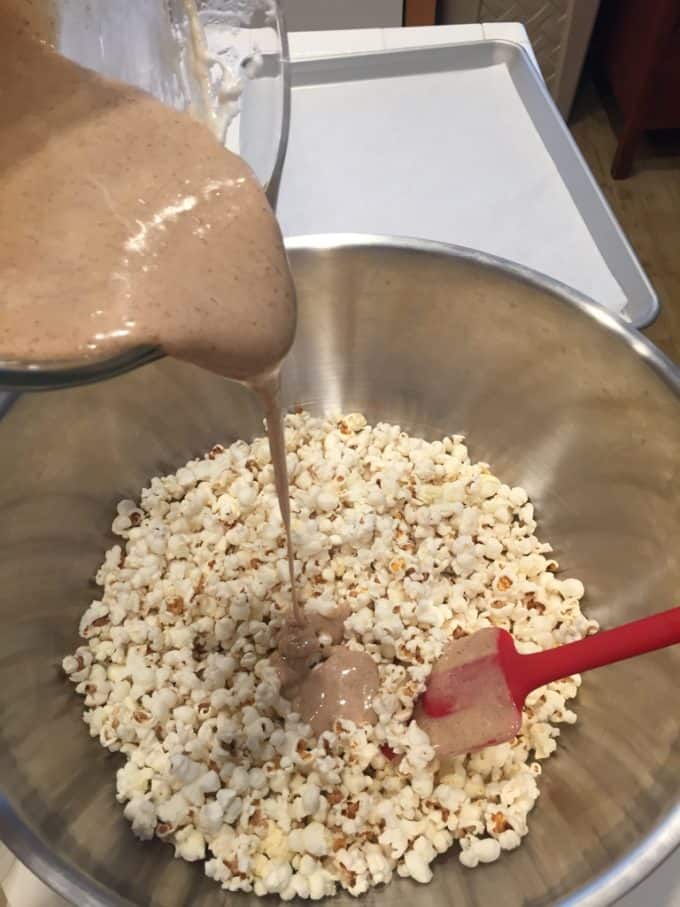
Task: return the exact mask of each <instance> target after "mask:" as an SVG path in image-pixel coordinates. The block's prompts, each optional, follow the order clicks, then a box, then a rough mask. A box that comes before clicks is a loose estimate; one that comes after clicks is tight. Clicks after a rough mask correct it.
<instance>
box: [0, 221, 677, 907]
mask: <svg viewBox="0 0 680 907" xmlns="http://www.w3.org/2000/svg"><path fill="white" fill-rule="evenodd" d="M285 245H286V249H287V250H288V251H289V252H305V251H310V252H314V251H321V252H323V251H336V250H342V249H352V248H359V249H369V248H370V249H381V248H382V249H385V250H387V249H396V250H399V249H402V250H404V251H408V252H411V251H416V252H427V253H431V254H433V255H435V256H443V257H446V258H454V259H457V260H464V261H470V262H473V263H475V264H477V265H481V266H482V267H485V268H488V269H490V270H492V271H496V272H503V273H506V274H510V275H511V276H512V277H514V278H515V279H518V280H520V281H521V282H523V283H526V284H529V285H530V286H534V287H537V288H539V289H543V290H546V291H547V292H548V293H550V295H552V296H553V297H554V298H555V299H556V300H558V301H561V302H564V303H566V304H567V305H571V306H573V307H574V308H576V309H578V310H579V311H581V312H583V313H584V314H585V315H586V316H588V317H590V318H593V319H594V320H595V321H596V322H598V324H599V325H600V326H601V327H602V328H604V329H605V330H606V331H608V332H609V333H611V334H613V335H614V336H616V337H617V338H618V339H619V340H620V341H621V342H623V343H625V344H626V345H627V346H628V347H629V348H630V349H631V352H632V353H633V354H635V355H637V356H639V357H641V358H642V360H643V361H644V362H646V363H647V364H648V365H649V366H650V367H651V368H652V369H653V370H654V371H655V372H656V374H657V375H658V376H659V377H660V378H661V379H662V381H663V382H664V383H665V384H666V385H667V386H668V387H669V388H670V390H671V391H672V392H674V394H675V396H676V397H677V399H678V404H679V405H680V367H678V366H677V365H676V364H675V363H674V362H673V361H672V360H671V359H670V358H669V357H668V356H666V355H665V354H664V353H663V352H662V351H661V350H660V349H659V348H658V347H656V346H655V345H654V344H653V343H652V342H651V341H650V340H648V339H647V338H646V337H645V336H644V335H643V334H641V333H640V331H638V330H637V329H636V328H634V327H633V326H632V325H631V324H628V323H626V322H625V321H624V320H623V319H622V318H621V317H620V316H618V315H615V314H613V313H612V312H609V311H607V310H606V309H604V308H603V307H602V306H601V305H598V304H597V303H595V302H593V301H592V300H591V299H589V298H588V297H587V296H585V295H584V294H582V293H580V292H579V291H578V290H575V289H574V288H573V287H569V286H567V285H566V284H563V283H561V282H560V281H558V280H555V279H554V278H552V277H548V276H547V275H545V274H541V273H539V272H537V271H534V270H532V269H531V268H527V267H525V266H523V265H519V264H516V263H515V262H511V261H508V260H507V259H503V258H500V257H498V256H496V255H491V254H489V253H487V252H481V251H478V250H476V249H470V248H467V247H464V246H455V245H451V244H447V243H440V242H436V241H433V240H424V239H416V238H412V237H403V236H381V235H378V234H361V233H317V234H309V235H303V236H292V237H288V238H286V240H285ZM150 358H157V357H156V356H153V357H150ZM150 358H149V359H145V360H144V361H145V362H147V361H150ZM131 367H134V366H131ZM124 370H127V369H124ZM91 380H96V378H94V377H93V378H92V379H91ZM7 411H8V409H5V413H6V412H7ZM1 418H3V413H2V410H0V419H1ZM0 840H2V841H3V843H5V844H6V845H7V847H8V848H9V849H10V850H11V851H12V853H13V854H14V855H15V856H16V858H17V859H18V860H20V861H21V862H22V863H24V865H25V866H27V867H28V869H30V870H31V871H32V872H33V873H35V875H37V876H38V878H40V879H41V880H42V881H43V882H44V883H45V884H46V885H48V886H49V887H50V888H52V889H53V890H54V891H56V892H57V893H58V894H59V895H61V896H62V897H64V898H66V899H67V900H69V901H71V902H73V903H76V904H78V905H83V907H135V905H134V904H133V903H132V902H131V901H129V900H127V899H125V898H121V897H120V896H119V895H117V894H116V893H115V892H112V891H111V890H110V889H108V888H105V887H104V886H103V885H101V884H100V883H99V882H97V881H96V880H95V879H93V878H92V877H91V876H89V875H87V874H86V873H84V872H82V871H81V870H79V869H78V868H77V867H76V866H75V865H74V864H72V863H70V862H69V861H67V860H65V859H64V858H62V857H60V856H57V855H56V854H55V853H53V852H52V851H51V850H50V848H49V847H48V846H47V845H46V844H44V843H43V842H42V840H41V839H40V838H39V837H38V835H37V834H36V833H35V832H34V831H33V830H32V829H31V828H30V827H29V826H28V824H27V823H25V822H24V821H23V820H22V818H21V816H20V814H19V812H18V811H17V810H16V809H15V808H14V807H13V806H12V805H11V804H10V802H9V800H8V798H7V796H6V795H5V794H3V793H2V791H0ZM678 845H680V802H678V803H676V804H675V805H674V806H673V807H672V808H671V809H670V811H669V813H668V815H667V816H665V817H664V818H663V819H662V820H661V821H659V822H658V823H657V825H656V827H655V828H654V829H653V831H652V832H651V833H650V834H648V835H647V837H646V838H645V839H644V840H643V841H642V842H641V843H640V844H638V845H636V846H635V847H632V848H630V849H629V850H628V851H626V852H625V853H624V854H623V855H622V856H621V857H619V858H618V859H617V860H616V861H615V862H614V863H613V864H612V865H611V866H610V867H609V868H608V869H605V870H604V871H602V872H601V873H599V875H597V876H596V877H595V878H594V879H593V880H592V881H590V882H588V883H586V884H585V885H582V886H581V887H580V888H578V889H576V890H575V891H573V892H571V893H570V894H568V895H566V896H564V897H563V898H561V899H560V900H559V901H557V902H556V907H608V905H610V904H612V903H613V902H614V901H616V900H618V899H619V898H620V897H622V896H623V895H624V894H626V893H627V892H629V891H630V890H631V889H633V888H634V887H635V886H637V885H638V884H639V883H640V882H642V881H643V880H644V879H645V878H647V876H649V875H650V874H651V873H652V872H653V871H654V870H655V869H656V868H657V867H658V866H660V865H661V863H663V862H664V861H665V860H666V859H667V858H668V857H669V856H670V855H671V853H672V852H673V851H674V850H675V849H676V848H677V847H678Z"/></svg>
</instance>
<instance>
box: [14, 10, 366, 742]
mask: <svg viewBox="0 0 680 907" xmlns="http://www.w3.org/2000/svg"><path fill="white" fill-rule="evenodd" d="M53 33H54V22H53V21H52V19H51V16H50V6H49V4H48V3H45V2H43V0H0V85H2V89H3V102H2V105H0V128H1V129H2V135H3V140H2V143H1V144H0V173H1V174H2V176H1V177H0V178H1V180H2V195H3V204H2V206H0V242H1V244H2V248H3V268H2V275H1V277H0V300H1V303H0V305H1V306H2V308H1V309H0V359H7V360H13V361H19V362H23V363H26V364H35V363H43V364H47V363H57V362H69V361H71V362H74V361H80V362H82V361H90V360H97V359H102V358H108V357H111V356H115V355H117V354H120V353H122V352H123V351H125V350H129V349H131V348H135V347H142V346H158V347H160V348H162V349H163V350H164V351H165V352H166V353H167V354H169V355H171V356H175V357H176V358H178V359H182V360H184V361H187V362H190V363H193V364H195V365H198V366H200V367H201V368H205V369H208V370H210V371H212V372H216V373H217V374H220V375H223V376H225V377H227V378H232V379H235V380H238V381H242V382H245V383H247V384H248V385H250V386H251V387H252V388H253V390H255V392H256V393H257V394H258V396H259V397H260V400H261V401H262V404H263V408H264V412H265V416H266V419H267V432H268V436H269V443H270V448H271V456H272V463H273V466H274V474H275V483H276V491H277V494H278V499H279V504H280V507H281V515H282V519H283V524H284V527H285V531H286V542H287V546H288V559H289V566H290V581H291V599H292V607H291V611H290V614H289V616H288V618H287V620H286V621H285V623H284V626H283V628H282V629H281V631H280V634H279V641H278V642H279V646H278V653H277V654H276V656H275V660H276V662H277V664H278V667H279V672H280V675H281V681H282V687H283V691H284V694H285V695H287V696H288V697H289V698H290V699H291V701H292V703H293V706H294V708H295V709H296V710H297V711H298V712H299V713H300V714H301V716H302V717H303V719H304V720H307V721H309V723H310V724H311V725H312V727H313V729H314V730H315V731H316V732H317V733H319V732H321V731H322V730H324V729H326V728H329V727H331V726H332V724H333V721H334V720H335V719H336V718H345V719H351V720H353V721H356V722H364V721H372V720H375V716H374V714H373V712H372V710H371V708H370V701H371V697H372V696H373V695H374V693H375V692H376V691H377V688H378V672H377V668H376V665H375V663H374V662H373V660H372V659H371V658H370V656H369V655H367V654H366V653H361V652H354V651H352V650H350V649H349V648H346V647H345V646H342V645H340V643H341V642H342V639H343V623H344V619H345V617H346V616H347V612H345V611H344V610H342V608H339V609H338V611H337V614H336V615H335V618H331V619H330V620H326V624H325V626H323V627H321V626H319V624H318V622H315V621H314V620H312V619H311V618H309V617H308V616H307V615H305V612H304V610H303V609H302V607H301V606H300V605H299V603H298V602H297V597H296V593H295V576H294V560H293V548H292V540H291V524H290V499H289V490H288V476H287V469H286V450H285V437H284V432H283V421H282V414H281V406H280V403H279V369H280V365H281V363H282V361H283V359H284V357H285V355H286V354H287V352H288V351H289V349H290V347H291V345H292V342H293V338H294V335H295V324H296V305H295V290H294V286H293V280H292V277H291V274H290V271H289V269H288V264H287V261H286V255H285V250H284V247H283V241H282V238H281V233H280V230H279V226H278V224H277V222H276V219H275V217H274V215H273V213H272V211H271V209H270V207H269V205H268V203H267V199H266V197H265V195H264V193H263V191H262V189H261V187H260V186H259V184H258V183H257V181H256V179H255V178H254V176H253V175H252V173H251V171H250V170H249V168H248V166H247V165H246V164H245V163H244V161H243V160H242V159H241V158H240V157H238V156H236V155H234V154H232V153H231V152H229V151H227V150H226V149H225V148H223V147H222V146H221V145H220V144H219V143H218V142H217V140H216V139H215V138H214V136H213V134H212V133H211V131H210V130H209V129H208V128H207V127H206V126H205V125H203V124H201V123H199V122H197V121H195V120H193V119H191V118H190V117H189V116H188V115H186V114H184V113H180V112H177V111H175V110H172V109H170V108H167V107H165V106H163V105H162V104H161V103H159V102H158V101H156V100H155V99H153V98H152V97H151V96H149V95H147V94H145V93H144V92H141V91H139V90H137V89H135V88H132V87H130V86H128V85H124V84H122V83H117V82H113V81H110V80H108V79H104V78H102V77H101V76H99V75H97V74H96V73H94V72H92V71H90V70H87V69H84V68H82V67H80V66H78V65H76V64H74V63H72V62H70V61H69V60H66V59H65V58H64V57H62V56H61V55H60V54H58V53H56V52H55V51H54V49H53V47H52V44H51V40H52V35H53ZM329 642H330V644H329Z"/></svg>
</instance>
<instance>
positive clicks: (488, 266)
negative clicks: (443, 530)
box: [0, 237, 680, 907]
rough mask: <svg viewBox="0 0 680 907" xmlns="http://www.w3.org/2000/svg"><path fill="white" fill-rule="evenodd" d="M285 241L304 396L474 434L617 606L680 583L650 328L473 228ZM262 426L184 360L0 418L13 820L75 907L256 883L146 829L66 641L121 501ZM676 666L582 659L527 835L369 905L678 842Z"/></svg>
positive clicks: (460, 902)
mask: <svg viewBox="0 0 680 907" xmlns="http://www.w3.org/2000/svg"><path fill="white" fill-rule="evenodd" d="M291 258H292V262H293V269H294V272H295V277H296V280H297V285H298V290H299V296H300V327H299V332H298V336H297V340H296V342H295V347H294V350H293V353H292V355H291V357H290V361H289V362H288V363H287V365H286V369H285V399H286V401H287V402H288V403H289V404H293V403H299V404H303V405H304V406H306V407H308V408H310V409H311V410H313V411H315V412H319V411H323V410H328V409H330V408H333V407H341V408H343V409H346V410H351V409H361V410H363V411H364V412H365V413H366V414H367V416H368V418H369V419H372V420H377V419H389V420H393V421H396V422H399V423H401V425H403V426H404V428H406V429H408V430H409V431H411V432H414V433H416V434H423V435H425V436H434V435H437V434H438V433H440V432H465V433H466V434H467V435H468V437H469V445H470V450H471V453H472V456H473V457H475V458H477V459H482V460H486V461H488V462H489V463H491V464H492V465H493V468H494V470H495V471H496V472H497V473H498V474H499V475H500V476H502V477H503V478H504V479H505V480H506V481H508V482H510V483H519V484H521V485H524V486H525V487H526V488H527V489H528V490H529V492H530V493H531V496H532V498H533V499H534V501H535V503H536V508H537V512H538V518H539V521H540V533H541V535H542V536H543V537H544V538H547V539H549V540H550V541H551V542H552V543H553V544H554V546H555V550H556V556H557V558H558V560H559V561H560V564H561V566H562V568H563V569H564V571H565V572H566V573H567V574H573V575H576V576H579V577H582V578H583V580H584V581H585V582H586V585H587V598H586V601H585V607H586V608H587V610H588V612H589V613H590V614H592V615H594V616H595V617H596V618H598V619H599V620H600V621H601V622H602V623H603V624H604V625H605V626H607V625H612V624H615V623H618V622H622V621H625V620H630V619H632V618H635V617H639V616H641V615H643V614H646V613H649V612H650V611H654V610H661V609H662V608H667V607H669V606H671V605H673V604H678V603H679V602H678V598H677V595H678V589H679V588H680V496H679V492H678V469H679V464H680V377H679V375H678V371H677V370H676V369H675V367H674V366H673V365H672V364H671V363H670V362H669V361H668V360H666V359H665V358H664V357H663V356H662V355H661V354H660V353H659V352H658V351H657V350H656V349H655V348H654V347H653V346H651V345H650V344H649V343H648V342H647V341H646V340H645V339H643V338H642V337H641V336H640V335H639V334H637V333H636V332H635V331H632V330H629V329H628V328H627V327H625V326H624V325H623V324H622V323H621V322H619V321H618V320H615V319H614V318H613V317H610V316H609V315H607V314H606V313H604V312H603V311H602V310H601V309H599V308H597V307H595V306H594V305H592V304H590V303H588V302H586V301H585V300H583V299H581V298H580V297H579V296H577V294H576V293H573V292H571V291H570V290H568V289H566V288H565V287H561V286H558V285H556V284H554V283H552V282H551V281H549V280H547V279H545V278H540V277H537V276H535V275H531V274H528V273H527V272H525V271H523V270H520V269H518V268H516V267H513V266H510V265H508V264H507V263H499V262H497V261H494V260H492V259H490V258H488V257H487V256H482V255H479V254H476V253H471V252H467V251H465V250H460V249H452V248H449V247H440V246H436V245H433V244H429V243H418V242H404V241H392V240H380V239H370V238H364V239H361V238H355V239H351V238H344V239H343V238H335V239H334V238H332V237H331V238H328V237H327V238H323V237H317V238H309V239H307V240H303V241H301V242H293V243H292V244H291ZM260 431H261V422H260V415H259V412H258V410H257V407H256V405H255V403H254V401H253V399H252V398H251V396H250V395H249V394H248V393H247V392H246V391H245V390H243V389H242V388H240V387H238V386H235V385H233V384H230V383H229V382H227V381H223V380H220V379H219V378H216V377H214V376H211V375H208V374H203V373H201V372H199V371H197V370H195V369H192V368H189V367H187V366H184V365H181V364H178V363H176V362H172V361H169V360H164V361H161V362H156V363H154V364H152V365H149V366H147V367H145V368H142V369H139V370H137V371H135V372H132V373H130V374H127V375H124V376H122V377H119V378H116V379H114V380H112V381H110V382H107V383H102V384H95V385H92V386H89V387H81V388H78V389H76V390H69V391H55V392H54V393H51V394H45V395H35V396H24V397H22V398H21V399H19V401H18V402H16V403H15V405H14V406H13V407H12V408H11V409H10V410H9V412H8V413H7V414H6V415H5V417H4V419H3V421H2V422H1V423H0V506H1V507H2V528H1V530H0V536H1V540H2V541H1V546H0V590H1V591H0V599H1V601H0V620H1V623H0V627H1V633H0V779H1V784H2V792H3V793H2V797H1V798H0V835H1V836H2V837H3V838H4V839H5V840H6V842H7V843H8V844H9V846H10V847H11V848H12V849H13V850H14V851H15V852H16V854H17V855H18V856H19V857H20V858H21V859H22V860H24V861H25V862H26V863H28V864H29V866H30V867H31V868H32V869H33V870H34V871H35V872H37V873H38V875H40V876H41V877H42V878H43V879H45V880H46V881H47V882H49V884H51V885H52V886H53V887H54V888H55V889H57V890H58V891H59V892H60V893H61V894H63V895H65V896H66V897H67V898H70V899H71V900H72V901H73V902H74V903H76V904H78V905H82V907H85V905H121V904H128V905H129V904H133V905H148V904H153V905H155V907H177V905H188V904H191V905H192V907H212V905H220V904H224V903H225V897H226V902H227V903H229V904H232V903H233V904H246V903H253V902H252V901H250V900H249V899H248V898H247V897H246V896H233V895H232V896H225V894H224V893H223V892H222V891H221V890H220V889H219V888H218V887H217V886H216V885H215V884H214V883H213V882H211V881H209V880H207V879H206V878H204V877H203V875H202V872H201V869H200V867H197V866H191V865H189V864H186V863H183V862H180V861H176V860H173V859H172V858H171V850H170V848H169V847H168V846H166V845H164V844H161V843H160V842H157V841H156V842H153V843H145V844H142V843H140V842H138V841H136V840H135V839H134V838H133V836H132V833H131V831H130V829H129V827H128V825H127V823H126V822H125V820H124V819H123V817H122V811H121V809H120V807H119V806H117V805H116V804H115V801H114V771H115V769H116V767H117V766H118V765H119V759H118V757H114V756H111V755H109V754H107V753H106V752H105V751H104V750H102V749H101V748H100V746H99V745H98V743H96V742H95V741H93V740H91V739H90V738H89V736H88V734H87V730H86V728H85V726H84V724H83V723H82V721H81V719H80V711H81V700H80V699H79V698H78V697H77V696H76V695H75V694H74V692H73V690H72V689H71V688H70V686H69V685H68V683H67V682H66V680H65V679H64V677H63V676H62V675H61V672H60V669H59V663H60V660H61V658H62V656H63V655H64V653H66V652H69V651H71V650H72V649H73V647H74V646H75V644H76V628H77V625H78V619H79V617H80V615H81V613H82V611H83V610H84V608H85V607H86V605H87V604H88V602H89V600H90V599H91V597H92V596H93V592H94V589H93V585H92V577H93V575H94V572H95V570H96V568H97V566H98V564H99V563H100V561H101V560H102V553H103V551H104V549H105V547H106V546H107V545H108V544H109V543H110V541H111V537H110V532H109V527H110V524H111V518H112V514H113V511H114V508H115V504H116V502H117V500H119V499H120V498H121V497H130V496H135V495H136V494H137V493H138V491H139V489H140V488H141V487H142V486H143V485H144V483H146V482H147V480H148V479H149V477H150V476H153V475H155V474H158V473H159V472H163V471H165V470H170V469H172V470H174V469H176V468H177V467H178V466H179V465H181V464H182V463H184V462H185V461H186V459H187V458H189V457H191V456H193V455H195V454H197V453H199V452H201V451H204V450H205V449H206V448H208V447H209V446H211V445H212V444H213V443H214V442H216V441H222V442H225V441H226V442H229V441H232V440H233V439H235V438H248V437H250V436H252V435H254V434H255V433H259V432H260ZM678 676H680V651H678V650H677V649H676V650H667V651H665V652H660V653H657V654H655V655H648V656H646V657H644V658H642V659H638V660H635V661H631V662H628V663H624V664H620V665H616V666H613V667H610V668H606V669H604V670H601V671H599V672H595V673H593V674H591V675H588V676H587V677H586V679H585V682H584V685H583V689H582V693H581V695H580V697H579V702H578V711H579V715H580V722H579V724H578V725H577V726H576V727H573V728H566V729H565V730H563V733H562V738H561V746H560V748H559V753H558V755H557V756H556V757H554V758H553V759H551V760H549V761H548V762H547V763H546V765H545V770H544V775H543V778H542V782H541V785H542V788H541V789H542V795H541V797H540V800H539V803H538V806H537V807H536V809H535V811H534V813H533V814H532V816H531V832H530V834H529V837H528V838H527V840H526V843H525V844H524V846H523V847H521V848H520V849H519V850H518V851H515V852H513V853H509V854H506V855H505V856H504V857H503V858H502V859H501V860H500V861H499V862H498V863H495V864H493V865H491V866H486V867H483V868H481V869H478V870H474V871H469V870H466V869H463V868H462V867H461V866H460V865H459V863H458V860H457V858H456V856H455V853H453V852H452V853H450V854H448V855H446V856H444V857H442V858H440V859H439V860H438V862H437V867H436V872H435V876H434V881H433V882H432V884H431V885H430V886H429V887H428V888H426V889H423V888H421V887H419V886H417V885H416V884H415V883H412V882H410V881H404V880H398V881H396V882H394V883H393V884H392V885H390V886H389V887H387V888H386V889H383V890H377V891H375V892H374V893H372V894H371V895H369V896H368V898H367V900H366V903H370V904H371V905H374V907H390V905H394V904H398V903H403V902H404V901H405V900H407V899H412V900H414V901H415V900H416V899H417V902H418V903H427V904H432V905H435V907H438V905H449V904H451V905H453V904H455V905H457V907H464V905H485V907H488V905H492V904H502V905H503V907H514V905H520V904H523V905H532V907H540V905H552V904H555V903H566V904H570V905H576V904H579V905H581V907H585V905H589V907H592V905H601V904H608V903H610V902H611V901H613V900H614V899H615V898H616V897H617V896H619V895H620V894H622V893H623V892H624V891H625V890H626V889H627V888H629V887H630V886H631V885H633V884H634V883H635V882H636V881H638V880H639V879H640V878H641V877H642V876H643V875H645V874H646V873H647V872H649V871H650V870H651V869H652V868H653V867H654V866H655V865H656V864H657V863H658V862H659V861H660V860H661V859H662V858H663V857H664V856H665V855H666V854H667V853H669V851H670V850H671V849H672V848H673V847H674V846H675V844H676V843H677V842H678V840H680V805H679V790H680V745H679V734H680V710H678V693H677V691H678V686H677V682H678ZM338 903H342V904H349V903H354V901H353V900H351V899H350V898H349V897H340V898H339V899H338Z"/></svg>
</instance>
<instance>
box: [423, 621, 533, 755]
mask: <svg viewBox="0 0 680 907" xmlns="http://www.w3.org/2000/svg"><path fill="white" fill-rule="evenodd" d="M507 646H511V647H512V649H513V651H514V645H513V642H512V637H511V636H510V634H509V633H507V632H506V631H505V630H498V629H496V628H493V627H489V628H487V629H484V630H479V631H478V632H477V633H473V634H472V635H471V636H466V637H463V638H462V639H453V640H451V642H449V643H448V645H447V646H446V648H445V649H444V652H443V653H442V655H441V657H440V658H439V660H438V661H437V662H436V664H435V666H434V668H433V670H432V673H431V674H430V677H429V679H428V682H427V689H426V690H425V693H424V694H423V695H422V697H421V698H420V700H419V702H418V704H417V705H416V710H415V715H414V717H415V718H416V721H417V722H418V724H419V725H420V727H421V728H422V729H423V730H424V731H426V732H427V734H428V735H429V737H430V741H431V743H432V745H433V746H434V747H435V749H436V750H437V754H438V755H439V756H440V757H443V756H457V755H460V754H462V753H470V752H474V751H475V750H480V749H483V748H484V747H485V746H493V745H495V744H497V743H504V742H505V741H506V740H512V738H513V737H515V736H516V735H517V733H518V731H519V729H520V725H521V723H522V708H521V706H522V703H520V704H519V707H518V705H516V704H515V701H514V700H513V696H512V693H511V689H510V686H509V684H508V679H507V677H506V673H505V670H504V666H503V661H504V660H503V658H502V657H501V653H502V651H503V649H504V647H507Z"/></svg>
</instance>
